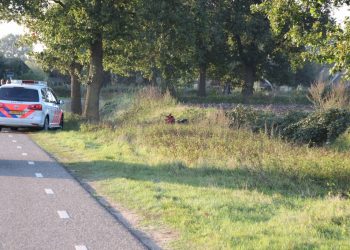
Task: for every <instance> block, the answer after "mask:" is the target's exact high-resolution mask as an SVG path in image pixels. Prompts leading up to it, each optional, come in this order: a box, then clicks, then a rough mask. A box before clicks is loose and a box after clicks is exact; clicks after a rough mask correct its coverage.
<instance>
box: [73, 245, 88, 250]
mask: <svg viewBox="0 0 350 250" xmlns="http://www.w3.org/2000/svg"><path fill="white" fill-rule="evenodd" d="M75 250H88V249H87V247H86V246H84V245H79V246H75Z"/></svg>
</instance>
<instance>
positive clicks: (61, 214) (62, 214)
mask: <svg viewBox="0 0 350 250" xmlns="http://www.w3.org/2000/svg"><path fill="white" fill-rule="evenodd" d="M57 213H58V216H59V217H60V218H61V219H69V215H68V213H67V211H64V210H62V211H57Z"/></svg>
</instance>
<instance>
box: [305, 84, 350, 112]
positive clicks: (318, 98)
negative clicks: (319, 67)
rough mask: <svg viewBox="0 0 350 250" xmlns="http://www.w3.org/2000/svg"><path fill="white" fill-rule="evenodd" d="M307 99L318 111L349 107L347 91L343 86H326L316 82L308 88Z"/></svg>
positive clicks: (349, 101)
mask: <svg viewBox="0 0 350 250" xmlns="http://www.w3.org/2000/svg"><path fill="white" fill-rule="evenodd" d="M308 98H309V100H310V101H311V102H312V103H313V105H314V106H315V108H316V109H319V110H327V109H332V108H333V109H334V108H339V109H348V108H349V107H350V99H349V91H348V90H347V88H346V86H345V84H337V85H330V86H328V85H327V84H326V83H325V82H316V83H314V84H312V85H311V87H310V88H309V95H308Z"/></svg>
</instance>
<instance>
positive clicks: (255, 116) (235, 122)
mask: <svg viewBox="0 0 350 250" xmlns="http://www.w3.org/2000/svg"><path fill="white" fill-rule="evenodd" d="M227 116H228V117H229V120H230V127H231V128H235V129H240V128H248V129H250V130H252V131H253V132H264V133H265V134H268V135H269V136H272V137H274V136H277V135H279V134H280V133H281V131H282V130H283V129H285V128H286V127H288V126H289V125H291V124H294V123H297V122H299V121H300V120H301V119H303V118H305V117H306V116H307V113H305V112H298V111H293V112H289V113H288V114H287V115H286V116H278V115H276V114H274V113H272V112H266V111H258V110H254V109H252V108H248V107H244V106H242V105H238V106H237V107H236V108H234V109H233V110H231V111H230V112H227Z"/></svg>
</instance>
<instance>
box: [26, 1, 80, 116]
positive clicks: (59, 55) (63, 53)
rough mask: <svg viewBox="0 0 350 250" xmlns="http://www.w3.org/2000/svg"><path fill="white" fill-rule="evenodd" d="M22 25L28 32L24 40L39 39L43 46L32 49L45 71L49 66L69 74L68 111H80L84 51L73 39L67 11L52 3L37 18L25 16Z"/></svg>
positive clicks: (71, 23)
mask: <svg viewBox="0 0 350 250" xmlns="http://www.w3.org/2000/svg"><path fill="white" fill-rule="evenodd" d="M25 24H26V27H27V28H29V30H30V31H31V32H32V35H31V36H28V38H27V39H26V41H27V43H30V44H33V43H38V42H39V43H42V44H43V45H44V46H45V50H44V51H43V52H39V53H33V55H34V57H35V58H36V60H37V61H39V62H40V64H41V65H42V66H43V68H44V69H45V70H47V71H52V70H53V69H55V70H58V71H59V72H61V73H63V74H69V75H70V81H71V112H72V113H74V114H79V115H81V114H82V104H81V72H82V69H83V65H84V64H86V57H87V55H86V53H85V50H84V48H83V47H79V45H81V43H79V42H77V41H76V35H75V34H76V32H74V29H75V24H74V22H72V17H71V16H70V13H67V12H62V8H61V7H60V6H52V7H51V8H50V9H49V10H47V11H46V13H45V15H43V16H42V17H41V18H38V17H36V18H26V19H25Z"/></svg>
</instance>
